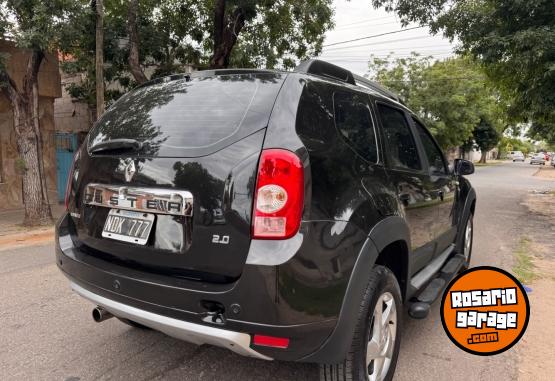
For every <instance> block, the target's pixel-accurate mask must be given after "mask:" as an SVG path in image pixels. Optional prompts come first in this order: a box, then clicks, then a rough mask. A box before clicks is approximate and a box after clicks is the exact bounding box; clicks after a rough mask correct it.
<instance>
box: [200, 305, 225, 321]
mask: <svg viewBox="0 0 555 381" xmlns="http://www.w3.org/2000/svg"><path fill="white" fill-rule="evenodd" d="M200 305H201V306H202V308H204V309H206V310H207V311H206V312H202V313H201V314H200V316H201V319H202V321H203V322H205V323H210V324H216V325H225V324H226V323H227V320H226V318H225V307H224V306H223V305H222V304H221V303H219V302H214V301H210V300H203V301H201V303H200Z"/></svg>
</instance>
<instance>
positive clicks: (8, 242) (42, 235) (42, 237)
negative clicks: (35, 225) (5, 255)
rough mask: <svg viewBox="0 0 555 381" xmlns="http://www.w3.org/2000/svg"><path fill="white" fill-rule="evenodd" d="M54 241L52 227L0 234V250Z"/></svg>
mask: <svg viewBox="0 0 555 381" xmlns="http://www.w3.org/2000/svg"><path fill="white" fill-rule="evenodd" d="M49 242H54V228H53V227H52V228H49V229H47V230H35V231H33V230H31V231H27V232H21V233H14V234H10V235H6V236H0V251H5V250H9V249H15V248H20V247H27V246H38V245H43V244H46V243H49Z"/></svg>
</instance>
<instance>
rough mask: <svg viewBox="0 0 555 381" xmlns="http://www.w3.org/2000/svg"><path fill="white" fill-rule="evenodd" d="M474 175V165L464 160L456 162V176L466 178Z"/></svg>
mask: <svg viewBox="0 0 555 381" xmlns="http://www.w3.org/2000/svg"><path fill="white" fill-rule="evenodd" d="M473 173H474V163H472V162H471V161H468V160H464V159H457V160H455V174H457V175H461V176H466V175H471V174H473Z"/></svg>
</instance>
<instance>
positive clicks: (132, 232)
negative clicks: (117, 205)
mask: <svg viewBox="0 0 555 381" xmlns="http://www.w3.org/2000/svg"><path fill="white" fill-rule="evenodd" d="M153 224H154V214H151V213H141V212H132V211H129V210H122V209H112V210H110V213H108V217H107V218H106V222H105V223H104V229H103V230H102V237H105V238H111V239H115V240H118V241H124V242H132V243H136V244H138V245H146V243H147V241H148V236H149V235H150V230H151V229H152V225H153Z"/></svg>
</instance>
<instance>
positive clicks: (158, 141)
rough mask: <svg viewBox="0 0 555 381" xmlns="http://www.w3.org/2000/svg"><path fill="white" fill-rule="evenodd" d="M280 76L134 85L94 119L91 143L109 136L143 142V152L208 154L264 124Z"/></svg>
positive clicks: (226, 77) (270, 108)
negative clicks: (133, 87) (95, 121)
mask: <svg viewBox="0 0 555 381" xmlns="http://www.w3.org/2000/svg"><path fill="white" fill-rule="evenodd" d="M283 79H284V75H283V74H279V73H275V74H273V73H260V74H235V75H221V76H214V77H199V78H192V79H191V80H187V79H185V78H183V79H178V80H173V81H168V82H162V83H156V84H153V85H149V86H145V87H142V88H138V89H136V90H134V91H132V92H130V93H128V94H126V95H124V96H123V97H121V98H120V99H119V100H118V101H117V102H116V103H115V104H114V105H113V106H112V107H111V108H110V109H109V110H108V111H107V112H106V113H105V114H104V115H103V116H102V117H101V118H100V119H99V121H98V122H97V123H96V125H95V126H94V127H93V129H92V131H91V134H90V137H89V147H92V146H94V145H95V144H98V143H101V142H104V141H108V140H111V139H136V140H139V141H141V142H146V143H147V144H145V148H144V149H143V151H142V152H140V154H141V155H148V156H167V157H172V156H173V157H179V156H194V155H195V154H198V155H202V154H207V153H208V152H207V151H209V150H211V151H215V150H217V149H220V148H223V147H224V146H226V145H228V144H231V143H232V142H234V141H236V140H239V139H241V138H243V137H245V136H247V135H249V134H251V133H252V132H254V131H256V130H258V129H260V128H263V127H266V126H267V124H268V119H269V117H270V112H271V111H272V107H273V105H274V101H275V99H276V97H277V94H278V92H279V89H280V87H281V85H282V83H283Z"/></svg>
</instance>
